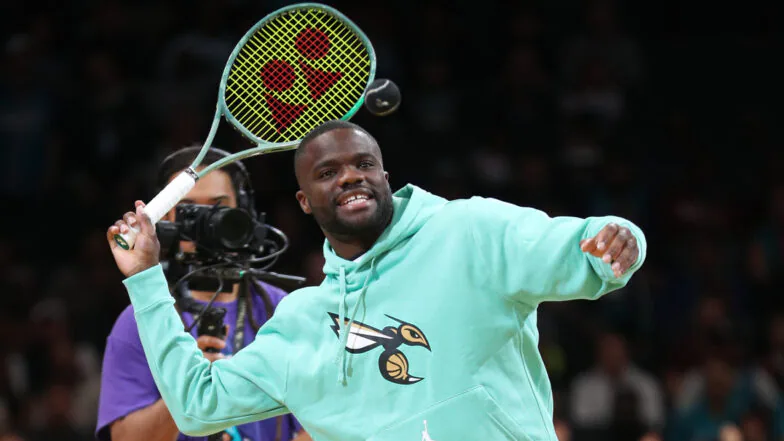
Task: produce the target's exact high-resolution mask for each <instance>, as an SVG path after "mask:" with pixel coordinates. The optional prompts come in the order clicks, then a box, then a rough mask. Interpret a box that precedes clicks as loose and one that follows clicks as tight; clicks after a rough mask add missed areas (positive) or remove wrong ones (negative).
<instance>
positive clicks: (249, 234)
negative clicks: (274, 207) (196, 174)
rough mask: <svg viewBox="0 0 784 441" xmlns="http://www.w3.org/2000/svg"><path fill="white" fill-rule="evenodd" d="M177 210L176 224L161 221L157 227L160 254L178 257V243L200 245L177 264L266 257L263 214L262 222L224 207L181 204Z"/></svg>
mask: <svg viewBox="0 0 784 441" xmlns="http://www.w3.org/2000/svg"><path fill="white" fill-rule="evenodd" d="M175 209H176V217H175V218H176V219H177V220H176V221H175V222H168V221H160V222H158V223H157V224H156V232H157V234H158V240H159V241H160V243H161V253H162V254H163V255H164V256H167V257H177V254H178V253H180V250H179V242H180V241H189V242H195V243H196V244H197V252H196V253H195V254H188V255H182V256H180V257H179V259H178V260H187V261H188V263H200V264H211V263H217V261H218V260H223V259H222V257H223V256H228V255H234V256H237V257H240V258H241V257H243V255H245V256H251V255H255V254H258V253H263V250H264V245H265V240H266V239H267V227H268V226H267V225H265V224H264V213H261V214H260V220H255V219H254V218H253V216H251V214H250V213H248V212H247V211H245V210H243V209H241V208H231V207H226V206H221V205H198V204H180V205H177V207H176V208H175Z"/></svg>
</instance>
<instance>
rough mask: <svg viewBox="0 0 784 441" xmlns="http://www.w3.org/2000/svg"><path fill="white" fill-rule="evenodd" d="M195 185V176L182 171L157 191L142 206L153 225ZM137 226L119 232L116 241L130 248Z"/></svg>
mask: <svg viewBox="0 0 784 441" xmlns="http://www.w3.org/2000/svg"><path fill="white" fill-rule="evenodd" d="M194 185H196V176H195V175H194V174H191V173H189V171H184V172H182V173H180V174H179V175H178V176H177V177H176V178H174V180H173V181H171V182H170V183H169V185H167V186H166V188H164V189H163V190H161V192H160V193H158V194H157V195H156V196H155V197H154V198H153V199H152V200H151V201H150V203H149V204H146V205H145V206H144V212H145V213H146V214H147V216H149V218H150V220H151V221H152V223H153V225H155V224H156V223H157V222H158V221H159V220H161V218H163V216H164V215H165V214H166V213H168V212H169V210H171V209H172V207H174V206H175V205H177V202H179V201H180V199H182V197H183V196H185V195H186V194H187V193H188V192H189V191H190V190H191V188H193V186H194ZM139 231H141V230H140V229H139V227H138V226H133V227H131V228H130V231H128V232H127V233H125V234H120V235H119V237H116V238H115V240H117V243H118V244H119V245H120V246H121V247H123V248H125V249H127V250H130V249H131V248H133V244H134V242H135V241H136V235H137V234H139Z"/></svg>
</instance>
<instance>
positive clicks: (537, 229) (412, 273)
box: [124, 185, 646, 441]
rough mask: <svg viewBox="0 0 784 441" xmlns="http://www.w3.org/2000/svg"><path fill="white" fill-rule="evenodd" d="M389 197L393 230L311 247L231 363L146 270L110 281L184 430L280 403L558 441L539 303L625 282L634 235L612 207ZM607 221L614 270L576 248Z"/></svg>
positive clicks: (437, 433) (200, 431) (365, 424)
mask: <svg viewBox="0 0 784 441" xmlns="http://www.w3.org/2000/svg"><path fill="white" fill-rule="evenodd" d="M394 205H395V213H394V217H393V220H392V223H391V225H390V226H389V227H388V228H387V230H386V231H385V232H384V234H383V235H382V236H381V237H380V238H379V240H378V241H377V242H376V244H375V246H373V248H371V249H370V250H369V251H368V252H367V253H365V254H364V255H362V256H361V257H360V258H358V259H356V260H354V261H349V260H345V259H342V258H340V257H338V256H337V255H336V254H335V253H334V252H333V250H332V248H331V247H330V246H329V243H328V242H326V241H325V244H324V256H325V259H326V264H325V266H324V272H325V273H326V278H325V280H324V281H323V283H322V284H321V285H320V286H318V287H307V288H303V289H300V290H297V291H295V292H293V293H291V294H289V295H288V296H287V297H286V298H284V300H283V301H282V302H281V303H280V305H279V307H278V309H277V311H276V312H275V315H274V316H273V318H272V319H271V320H270V321H269V322H267V323H266V324H265V326H263V327H262V329H261V330H259V332H258V335H257V337H256V340H255V342H254V343H253V344H252V345H249V346H248V347H246V348H245V349H243V350H242V351H240V352H239V353H238V354H236V355H235V356H234V357H233V358H231V359H226V360H218V361H216V362H214V363H212V364H210V363H209V362H208V361H207V360H206V359H205V358H204V357H203V356H202V354H201V351H200V350H199V349H198V348H197V346H196V343H195V341H194V339H193V337H191V335H189V334H187V333H186V332H184V330H183V325H182V322H181V320H180V318H179V316H178V315H177V312H176V311H175V308H174V300H173V299H172V297H171V296H170V295H169V291H168V288H167V284H166V280H165V278H164V275H163V272H162V269H161V267H160V265H159V266H156V267H153V268H150V269H148V270H146V271H143V272H141V273H139V274H136V275H134V276H132V277H129V278H128V279H126V280H125V281H124V283H125V285H126V287H127V289H128V292H129V293H130V298H131V301H132V303H133V306H134V311H135V315H136V320H137V322H138V326H139V333H140V336H141V340H142V344H143V346H144V350H145V353H146V356H147V360H148V362H149V364H150V368H151V370H152V373H153V376H154V378H155V381H156V384H157V386H158V388H159V389H160V392H161V395H162V397H163V399H164V401H165V403H166V405H167V406H168V408H169V410H170V411H171V414H172V416H173V417H174V420H175V422H176V423H177V426H178V427H179V428H180V430H181V431H182V432H184V433H186V434H189V435H205V434H210V433H214V432H217V431H219V430H221V429H225V428H228V427H232V426H238V425H241V424H244V423H248V422H251V421H254V420H259V419H263V418H269V417H273V416H276V415H280V414H283V413H288V412H292V413H293V414H294V415H295V416H296V417H297V419H298V420H299V421H300V422H301V423H302V425H303V426H304V428H305V429H306V430H307V431H308V432H309V433H310V434H311V436H312V437H313V439H314V440H316V441H359V440H370V441H420V440H432V441H466V440H472V441H480V440H481V441H486V440H493V441H501V440H555V439H556V438H555V432H554V430H553V424H552V421H553V400H552V394H551V388H550V382H549V380H548V377H547V372H546V370H545V367H544V364H543V362H542V359H541V357H540V355H539V352H538V350H537V343H538V338H539V336H538V331H537V325H536V311H537V305H539V304H540V303H541V302H545V301H564V300H572V299H597V298H599V297H600V296H602V295H605V294H607V293H609V292H611V291H613V290H616V289H618V288H620V287H622V286H624V285H625V284H626V283H627V282H628V280H629V278H630V277H631V276H632V274H633V273H634V271H636V270H637V269H638V268H639V267H640V266H641V265H642V263H643V261H644V258H645V252H646V242H645V237H644V235H643V233H642V232H641V231H640V229H639V228H638V227H637V226H635V225H634V224H633V223H631V222H629V221H627V220H625V219H621V218H618V217H598V218H588V219H578V218H573V217H557V218H550V217H548V216H547V215H546V214H544V213H543V212H541V211H537V210H534V209H531V208H521V207H517V206H514V205H511V204H507V203H504V202H501V201H498V200H495V199H487V198H479V197H474V198H471V199H463V200H456V201H447V200H445V199H443V198H440V197H438V196H435V195H432V194H430V193H428V192H426V191H424V190H422V189H420V188H418V187H416V186H413V185H408V186H406V187H404V188H402V189H401V190H399V191H398V192H397V193H395V195H394ZM613 221H614V222H617V223H619V224H621V225H625V226H627V227H629V228H630V229H631V231H632V232H633V233H634V235H635V237H636V238H637V241H638V244H639V248H640V256H639V259H638V260H637V262H636V263H635V265H634V266H633V267H632V269H631V270H630V271H629V272H627V273H626V274H625V275H624V276H623V277H622V278H615V277H614V276H613V274H612V271H611V269H610V266H609V265H608V264H605V263H603V262H602V261H601V260H600V259H598V258H595V257H592V256H590V255H588V254H585V253H583V252H582V251H581V250H580V245H579V241H580V240H581V239H583V238H588V237H593V236H595V235H596V234H597V233H598V232H599V230H601V229H602V227H604V226H605V225H606V224H607V223H609V222H613ZM344 330H348V332H344ZM339 337H342V338H339Z"/></svg>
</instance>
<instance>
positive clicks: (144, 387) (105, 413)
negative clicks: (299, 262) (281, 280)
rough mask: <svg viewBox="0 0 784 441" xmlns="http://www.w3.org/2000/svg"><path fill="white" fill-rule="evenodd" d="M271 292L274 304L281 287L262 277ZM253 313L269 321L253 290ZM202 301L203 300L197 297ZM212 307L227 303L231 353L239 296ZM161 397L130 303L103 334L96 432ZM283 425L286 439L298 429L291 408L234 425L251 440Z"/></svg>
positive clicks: (106, 433) (186, 440)
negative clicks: (288, 411) (104, 349)
mask: <svg viewBox="0 0 784 441" xmlns="http://www.w3.org/2000/svg"><path fill="white" fill-rule="evenodd" d="M262 286H264V288H265V290H266V291H267V293H268V294H269V296H270V300H271V301H272V304H273V305H275V306H277V305H278V302H280V300H281V299H282V298H283V297H284V296H285V295H286V293H285V291H282V290H281V289H279V288H276V287H273V286H270V285H268V284H264V283H262ZM251 298H252V299H253V301H252V304H253V318H254V319H255V321H256V323H257V324H259V325H262V324H263V323H264V322H266V321H267V312H266V308H265V307H264V301H263V300H262V298H261V297H260V296H259V295H257V294H255V293H254V294H253V295H252V296H251ZM200 303H202V304H205V303H206V302H200ZM213 305H214V306H215V307H220V308H226V316H225V318H224V323H226V324H228V325H229V334H228V336H227V338H226V348H225V349H224V353H226V354H227V355H230V354H231V353H232V347H231V346H232V342H233V339H234V331H235V329H234V328H235V325H236V322H237V302H231V303H221V302H214V303H213ZM182 315H183V317H184V319H185V323H187V324H188V325H190V324H191V323H193V317H192V316H191V314H188V313H184V314H182ZM196 328H197V326H194V327H193V329H191V334H192V335H193V336H194V338H195V337H196ZM244 332H245V335H244V346H247V345H248V344H250V343H251V342H252V341H253V339H254V338H255V337H256V333H255V332H254V330H253V328H252V327H251V324H250V321H249V318H247V314H246V319H245V329H244ZM160 398H161V395H160V393H158V388H157V387H156V386H155V381H154V380H153V378H152V373H150V368H149V366H148V365H147V359H146V357H145V355H144V348H143V347H142V342H141V340H140V339H139V332H138V329H137V327H136V319H135V318H134V315H133V307H132V306H128V307H127V308H126V309H125V310H124V311H123V312H122V313H121V314H120V316H119V317H118V318H117V321H116V322H115V324H114V327H113V328H112V331H111V333H110V334H109V336H108V337H107V340H106V351H105V353H104V358H103V369H102V372H101V394H100V401H99V405H98V425H97V427H96V432H95V433H96V436H97V438H98V439H99V440H101V441H108V440H110V439H111V433H110V430H109V425H110V424H111V423H112V422H114V421H116V420H117V419H119V418H121V417H123V416H126V415H128V414H129V413H132V412H134V411H137V410H139V409H143V408H145V407H147V406H149V405H151V404H153V403H155V402H156V401H158V400H159V399H160ZM278 424H280V426H281V436H280V438H279V441H287V440H290V439H291V438H292V436H293V435H294V433H295V432H296V431H299V430H301V429H302V426H300V425H299V423H298V422H297V421H296V419H294V416H293V415H291V414H288V415H283V416H279V417H275V418H270V419H266V420H263V421H257V422H255V423H250V424H245V425H242V426H238V427H237V429H238V430H239V432H240V434H241V435H242V438H243V440H251V441H275V440H276V437H275V434H276V431H277V426H278ZM177 439H178V440H179V441H196V440H199V441H202V440H206V439H207V438H206V437H200V438H194V437H189V436H186V435H183V434H180V436H179V437H178V438H177Z"/></svg>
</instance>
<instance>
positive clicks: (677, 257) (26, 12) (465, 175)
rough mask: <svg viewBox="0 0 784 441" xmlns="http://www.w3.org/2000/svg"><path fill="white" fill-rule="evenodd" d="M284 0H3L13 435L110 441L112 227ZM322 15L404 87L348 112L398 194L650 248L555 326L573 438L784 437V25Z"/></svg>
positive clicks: (459, 8) (282, 164) (745, 16)
mask: <svg viewBox="0 0 784 441" xmlns="http://www.w3.org/2000/svg"><path fill="white" fill-rule="evenodd" d="M288 3H290V2H286V1H282V0H278V1H266V2H265V1H254V2H250V1H245V0H224V1H209V0H191V1H187V2H186V1H151V0H135V1H129V0H128V1H121V0H102V1H87V0H70V1H68V2H57V1H53V0H49V1H35V2H34V1H29V2H3V5H2V7H1V8H0V11H1V13H0V22H1V23H2V26H0V34H1V35H2V40H1V41H0V43H2V58H3V59H2V63H0V201H1V202H2V205H0V206H2V213H3V215H2V217H0V219H1V220H0V222H1V223H0V225H1V226H2V230H0V231H2V233H0V288H1V289H0V293H2V300H0V342H2V347H3V349H2V351H0V440H4V441H9V440H12V439H13V440H25V441H37V440H61V439H62V440H78V439H85V440H87V439H92V435H91V434H92V432H93V430H94V424H95V417H96V408H97V397H98V388H99V386H100V384H99V383H100V382H99V375H100V361H101V357H102V352H103V347H104V343H105V338H106V335H107V334H108V332H109V330H110V328H111V326H112V323H113V322H114V320H115V319H116V317H117V315H118V314H119V313H120V311H121V310H122V309H123V308H124V307H125V306H126V305H127V304H128V298H127V295H126V293H125V291H124V289H123V286H122V284H121V283H120V282H121V275H120V273H119V271H118V270H117V269H116V267H115V266H114V263H113V260H112V258H111V255H110V253H109V249H108V246H107V244H106V238H105V231H106V228H107V227H108V226H109V225H110V224H111V223H113V222H114V221H115V220H116V219H117V218H118V217H119V216H120V215H122V213H124V212H125V211H128V210H129V209H130V208H131V207H132V206H133V201H134V200H136V199H144V200H149V199H150V198H151V197H152V196H154V188H153V186H152V184H153V179H154V171H155V169H156V167H157V164H158V162H159V161H160V159H161V158H163V157H164V156H165V155H166V154H168V153H169V152H171V151H173V150H175V149H178V148H180V147H183V146H185V145H189V144H192V143H197V142H202V141H203V140H204V138H205V137H206V135H207V132H208V130H209V126H210V118H211V117H212V114H213V112H214V106H215V99H216V96H217V85H218V79H219V76H220V71H221V70H222V69H223V66H224V63H225V61H226V59H227V57H228V54H229V52H230V51H231V49H232V48H233V46H234V44H235V43H236V42H237V40H238V39H239V38H240V37H241V35H242V34H243V33H244V32H245V31H246V30H247V29H248V28H249V27H250V26H251V25H252V24H253V23H255V22H256V21H257V20H258V19H260V18H261V17H262V16H264V15H265V14H266V13H268V12H271V11H272V10H274V9H275V8H277V7H280V6H283V5H285V4H288ZM329 4H331V5H333V6H336V7H338V8H340V9H341V10H342V11H343V12H344V13H346V14H347V15H348V16H349V17H350V18H351V19H352V20H354V21H355V22H356V23H358V24H359V25H360V26H361V27H362V28H363V29H364V30H365V31H366V32H367V33H368V35H369V37H370V38H371V40H372V41H373V43H374V45H375V47H376V50H377V52H378V59H379V72H378V76H379V77H386V78H391V79H393V80H394V81H395V82H397V84H398V85H399V86H400V88H401V89H402V92H403V104H402V106H401V108H400V109H399V111H398V112H397V113H396V114H394V115H392V116H388V117H384V118H378V117H372V116H371V115H369V114H367V113H366V112H363V113H362V114H360V115H358V116H357V117H355V118H354V121H355V122H358V123H359V124H361V125H363V126H364V127H366V128H367V129H368V130H370V131H371V133H373V134H374V135H375V136H376V137H377V138H378V140H379V142H380V144H381V146H382V149H383V151H384V155H385V161H386V168H387V169H388V170H389V171H390V173H391V182H392V185H393V188H394V189H397V188H399V187H401V186H403V185H405V184H406V183H409V182H411V183H414V184H417V185H419V186H422V187H424V188H426V189H428V190H430V191H432V192H434V193H437V194H440V195H443V196H445V197H449V198H459V197H465V196H471V195H483V196H493V197H498V198H501V199H504V200H507V201H510V202H513V203H517V204H521V205H528V206H533V207H536V208H539V209H542V210H545V211H546V212H548V213H549V214H550V215H553V216H556V215H574V216H581V217H583V216H591V215H604V214H614V215H619V216H624V217H627V218H629V219H631V220H633V221H634V222H636V223H637V224H638V225H640V226H641V227H642V228H643V230H644V231H645V232H646V234H647V239H648V243H649V255H648V260H647V262H646V264H645V266H644V267H643V269H642V270H641V271H640V272H639V273H638V274H637V275H636V276H635V278H634V279H633V281H632V283H631V284H630V285H629V286H628V287H627V288H626V289H624V290H623V291H620V292H617V293H615V294H613V295H610V296H607V297H606V298H604V299H602V300H600V301H596V302H571V303H564V304H547V305H545V306H543V307H542V308H541V319H540V330H541V333H542V340H541V348H542V351H543V354H544V356H545V359H546V361H547V365H548V368H549V371H550V376H551V379H552V382H553V386H554V388H555V392H556V414H557V421H556V423H557V427H558V432H559V438H560V441H566V440H574V441H592V440H600V439H601V440H623V441H625V440H642V439H645V440H646V441H650V440H656V439H659V440H661V439H663V440H672V441H697V440H718V439H721V440H738V439H745V440H748V441H762V440H774V439H775V440H782V439H784V412H783V411H784V406H782V393H781V392H782V387H783V386H784V314H782V312H781V311H782V309H781V301H780V300H779V298H780V295H781V292H782V291H781V288H782V282H783V281H784V277H782V276H784V156H783V155H782V152H781V147H782V142H781V141H782V137H781V130H780V127H779V129H777V128H776V125H775V124H779V125H780V124H781V113H780V105H781V98H782V96H781V94H780V92H781V90H780V83H781V78H782V68H781V67H779V66H780V63H778V62H777V60H776V58H779V57H780V55H781V54H782V53H784V51H782V49H784V46H783V45H782V39H781V36H782V34H781V31H780V27H779V28H775V26H776V25H779V23H781V18H782V15H781V8H780V6H778V5H774V4H773V2H768V3H763V2H759V3H753V2H747V3H737V2H733V3H727V4H726V5H725V6H721V4H718V3H711V4H707V3H704V2H688V1H684V2H677V1H673V0H667V1H659V2H621V1H611V0H596V1H577V0H549V1H542V2H512V1H510V2H494V1H490V0H486V1H483V2H475V1H465V0H456V1H441V2H432V1H411V0H403V1H401V0H398V1H392V0H375V1H372V2H346V1H341V2H337V1H335V2H329ZM779 26H780V25H779ZM774 115H778V117H775V116H774ZM777 121H778V122H777ZM218 133H219V135H218V139H217V145H218V146H220V147H223V148H225V149H237V148H245V147H246V146H247V144H245V141H243V140H242V139H240V138H239V137H238V136H237V135H236V134H235V133H234V132H233V131H232V130H231V129H230V128H229V126H228V125H223V126H222V127H221V129H220V130H219V132H218ZM292 156H293V155H292V154H291V153H280V154H275V155H269V156H263V157H257V158H252V159H250V160H248V161H246V165H247V167H248V168H249V169H250V170H251V173H252V177H253V182H254V186H255V189H256V194H257V201H256V204H257V207H260V208H261V210H263V211H265V212H266V213H267V215H268V220H269V221H270V222H271V223H272V224H273V225H276V226H277V227H279V228H281V229H282V230H283V231H284V232H286V233H287V234H288V236H289V239H290V240H291V250H290V251H289V252H288V253H287V255H286V256H284V258H282V259H281V261H280V264H279V265H278V266H277V267H276V270H277V271H282V272H286V271H288V272H291V273H295V274H299V275H303V276H307V277H308V280H309V283H312V284H317V283H319V282H320V280H321V266H322V264H323V258H322V257H321V245H322V242H323V236H321V233H320V231H319V230H318V228H317V227H316V225H315V223H314V222H313V221H312V219H310V218H308V217H306V216H305V215H304V214H302V213H301V212H300V210H299V208H298V206H297V203H296V202H295V199H294V193H295V191H296V190H297V187H296V182H295V181H294V178H293V172H292ZM619 378H623V379H626V380H627V381H625V382H621V381H617V380H618V379H619ZM629 380H631V381H629ZM620 384H626V385H627V386H625V387H622V386H620ZM629 385H631V386H629ZM521 387H524V386H523V385H521Z"/></svg>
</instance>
